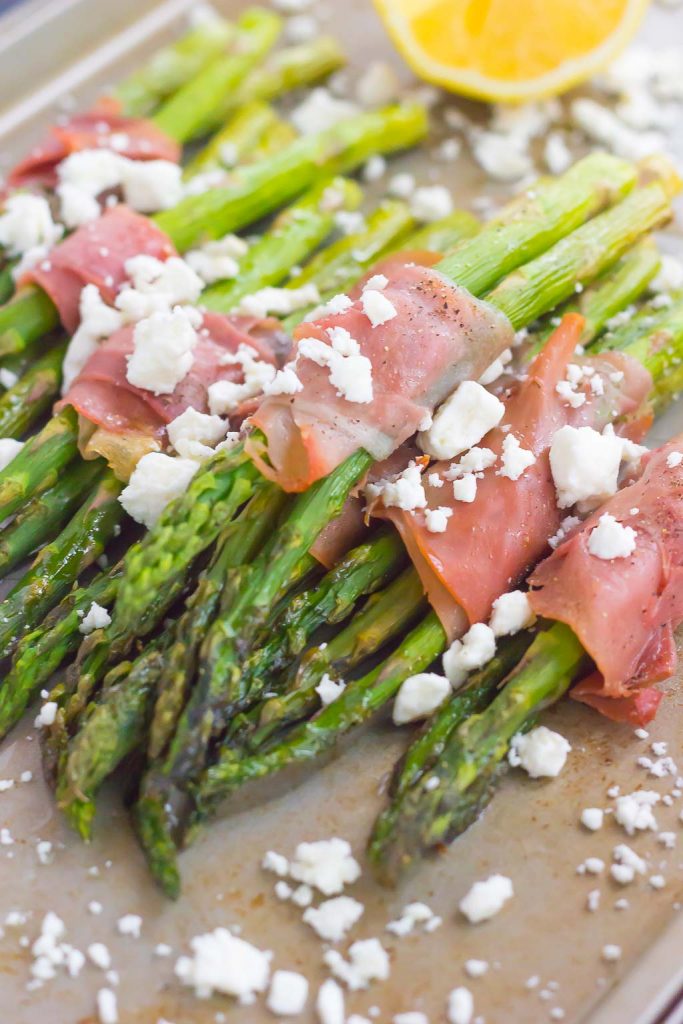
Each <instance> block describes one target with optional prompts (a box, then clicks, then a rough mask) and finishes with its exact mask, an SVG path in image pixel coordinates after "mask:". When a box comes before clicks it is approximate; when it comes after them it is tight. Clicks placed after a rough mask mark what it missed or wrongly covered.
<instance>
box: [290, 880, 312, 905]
mask: <svg viewBox="0 0 683 1024" xmlns="http://www.w3.org/2000/svg"><path fill="white" fill-rule="evenodd" d="M291 899H292V903H296V905H297V907H310V905H311V903H312V902H313V890H312V889H311V887H310V885H298V886H297V887H296V889H295V890H294V892H293V893H292V897H291Z"/></svg>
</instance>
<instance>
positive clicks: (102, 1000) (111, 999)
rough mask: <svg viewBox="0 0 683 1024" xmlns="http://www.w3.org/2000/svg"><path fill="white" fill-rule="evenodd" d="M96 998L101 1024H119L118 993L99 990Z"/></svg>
mask: <svg viewBox="0 0 683 1024" xmlns="http://www.w3.org/2000/svg"><path fill="white" fill-rule="evenodd" d="M95 998H96V1002H97V1016H98V1017H99V1021H100V1024H119V1011H118V1007H117V1004H116V993H115V992H113V991H112V989H110V988H101V989H99V991H98V993H97V996H96V997H95Z"/></svg>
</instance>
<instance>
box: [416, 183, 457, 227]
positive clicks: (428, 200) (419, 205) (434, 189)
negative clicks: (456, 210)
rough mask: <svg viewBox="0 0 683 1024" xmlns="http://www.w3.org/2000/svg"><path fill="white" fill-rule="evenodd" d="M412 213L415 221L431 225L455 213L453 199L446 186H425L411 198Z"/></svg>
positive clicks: (417, 190)
mask: <svg viewBox="0 0 683 1024" xmlns="http://www.w3.org/2000/svg"><path fill="white" fill-rule="evenodd" d="M410 212H411V213H412V215H413V217H414V218H415V220H419V221H422V222H424V223H426V224H430V223H432V222H433V221H435V220H441V219H442V218H443V217H448V216H449V214H451V213H453V197H452V195H451V193H450V192H449V191H448V189H447V188H446V187H445V186H444V185H423V186H422V187H421V188H416V189H415V191H414V192H413V194H412V196H411V197H410Z"/></svg>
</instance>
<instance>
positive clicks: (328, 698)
mask: <svg viewBox="0 0 683 1024" xmlns="http://www.w3.org/2000/svg"><path fill="white" fill-rule="evenodd" d="M345 689H346V683H345V682H344V681H343V680H342V679H331V678H330V676H329V675H328V674H327V672H325V674H324V675H323V677H322V679H321V680H320V682H319V683H318V685H317V686H316V688H315V692H316V693H317V694H318V696H319V697H320V703H321V704H322V706H323V707H324V708H326V707H327V705H328V704H332V703H333V702H334V701H335V700H337V698H338V697H341V695H342V693H343V692H344V690H345Z"/></svg>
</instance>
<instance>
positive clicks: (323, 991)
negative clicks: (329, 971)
mask: <svg viewBox="0 0 683 1024" xmlns="http://www.w3.org/2000/svg"><path fill="white" fill-rule="evenodd" d="M315 1009H316V1013H317V1014H318V1019H319V1021H320V1024H344V1020H345V1016H346V1012H345V1007H344V992H343V990H342V989H341V988H340V986H339V985H338V984H337V982H336V981H334V979H333V978H328V979H327V981H324V982H323V983H322V985H321V986H320V988H319V989H318V998H317V999H316V1003H315Z"/></svg>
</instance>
